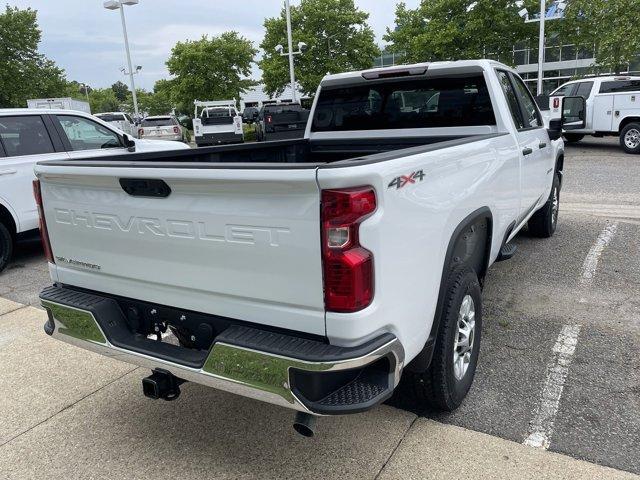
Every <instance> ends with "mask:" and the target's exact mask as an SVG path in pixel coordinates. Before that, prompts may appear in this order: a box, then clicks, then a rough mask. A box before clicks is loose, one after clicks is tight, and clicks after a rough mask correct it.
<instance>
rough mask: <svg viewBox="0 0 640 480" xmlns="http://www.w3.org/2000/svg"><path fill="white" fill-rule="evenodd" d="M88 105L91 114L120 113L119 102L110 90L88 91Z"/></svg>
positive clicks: (96, 89) (97, 89)
mask: <svg viewBox="0 0 640 480" xmlns="http://www.w3.org/2000/svg"><path fill="white" fill-rule="evenodd" d="M89 105H91V112H92V113H101V112H118V111H120V101H119V100H118V99H117V98H116V94H115V93H114V91H113V90H112V89H111V88H95V89H93V90H89Z"/></svg>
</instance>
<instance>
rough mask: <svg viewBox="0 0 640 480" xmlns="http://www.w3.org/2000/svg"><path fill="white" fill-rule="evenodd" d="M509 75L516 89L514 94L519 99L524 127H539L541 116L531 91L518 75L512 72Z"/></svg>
mask: <svg viewBox="0 0 640 480" xmlns="http://www.w3.org/2000/svg"><path fill="white" fill-rule="evenodd" d="M510 76H511V80H512V81H513V86H514V88H515V90H516V95H517V96H518V99H519V100H520V105H522V110H523V111H522V113H523V115H524V120H525V127H529V128H536V127H541V126H542V117H541V116H540V112H539V111H538V107H537V105H536V102H535V100H534V99H533V95H531V92H530V91H529V89H528V88H527V86H526V85H525V84H524V82H523V81H522V80H521V79H520V77H519V76H517V75H513V74H511V75H510Z"/></svg>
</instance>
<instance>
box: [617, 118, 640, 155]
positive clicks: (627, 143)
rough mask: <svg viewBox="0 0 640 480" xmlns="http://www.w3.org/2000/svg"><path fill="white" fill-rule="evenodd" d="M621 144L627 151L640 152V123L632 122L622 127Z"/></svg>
mask: <svg viewBox="0 0 640 480" xmlns="http://www.w3.org/2000/svg"><path fill="white" fill-rule="evenodd" d="M620 146H621V147H622V149H623V150H624V151H625V152H627V153H636V154H637V153H640V123H630V124H629V125H627V126H626V127H624V128H623V129H622V131H621V132H620Z"/></svg>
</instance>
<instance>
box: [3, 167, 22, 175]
mask: <svg viewBox="0 0 640 480" xmlns="http://www.w3.org/2000/svg"><path fill="white" fill-rule="evenodd" d="M14 173H18V171H17V170H14V169H12V168H8V169H6V170H0V175H13V174H14Z"/></svg>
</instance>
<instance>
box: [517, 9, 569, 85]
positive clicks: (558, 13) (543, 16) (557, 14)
mask: <svg viewBox="0 0 640 480" xmlns="http://www.w3.org/2000/svg"><path fill="white" fill-rule="evenodd" d="M516 6H517V7H518V8H520V11H519V12H518V15H520V16H521V17H522V18H523V19H524V21H525V23H533V22H540V39H539V41H538V95H542V90H543V89H542V80H543V78H542V77H543V75H544V72H543V66H544V45H545V41H544V27H545V22H546V21H547V20H557V19H559V18H562V17H563V16H564V9H565V8H566V7H567V4H566V2H564V1H557V0H556V1H555V7H556V8H555V10H554V11H553V12H551V15H550V16H548V17H547V2H546V0H540V17H539V18H529V11H528V10H527V9H526V8H525V6H524V1H523V0H518V1H516Z"/></svg>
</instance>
